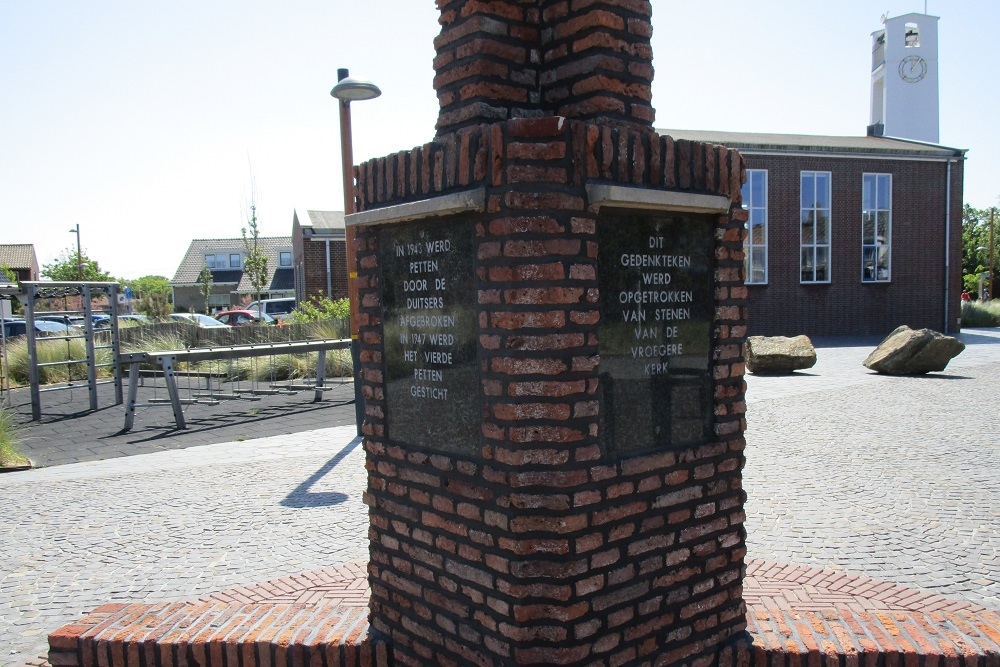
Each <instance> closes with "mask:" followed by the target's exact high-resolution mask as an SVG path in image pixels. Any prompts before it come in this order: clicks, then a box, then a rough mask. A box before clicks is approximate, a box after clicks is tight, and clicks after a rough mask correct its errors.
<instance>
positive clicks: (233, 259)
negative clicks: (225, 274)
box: [229, 253, 240, 269]
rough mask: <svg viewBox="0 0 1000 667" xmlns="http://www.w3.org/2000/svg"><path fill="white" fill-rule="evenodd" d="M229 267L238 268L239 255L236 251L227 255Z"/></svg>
mask: <svg viewBox="0 0 1000 667" xmlns="http://www.w3.org/2000/svg"><path fill="white" fill-rule="evenodd" d="M229 267H230V268H233V269H238V268H240V256H239V254H238V253H234V254H232V255H230V256H229Z"/></svg>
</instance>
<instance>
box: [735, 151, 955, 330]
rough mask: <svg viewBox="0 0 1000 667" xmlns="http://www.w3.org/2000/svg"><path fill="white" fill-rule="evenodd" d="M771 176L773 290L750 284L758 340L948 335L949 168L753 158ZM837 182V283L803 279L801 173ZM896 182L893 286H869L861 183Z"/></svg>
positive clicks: (834, 268) (834, 223)
mask: <svg viewBox="0 0 1000 667" xmlns="http://www.w3.org/2000/svg"><path fill="white" fill-rule="evenodd" d="M746 160H747V169H767V171H768V176H767V185H768V284H767V285H750V286H749V295H750V321H749V332H750V334H751V335H785V336H794V335H798V334H806V335H810V336H830V335H848V334H849V335H860V334H878V335H884V334H887V333H889V332H890V331H892V330H893V329H895V328H896V327H897V326H899V325H901V324H907V325H909V326H911V327H914V328H921V327H928V328H931V329H935V330H938V331H942V330H943V329H944V320H945V309H944V287H945V269H944V256H945V251H944V242H945V217H946V206H945V197H946V187H945V183H946V181H947V166H946V164H945V163H944V162H918V161H915V160H910V161H907V160H885V159H871V158H828V157H803V156H794V155H780V156H778V155H768V156H764V155H749V156H747V157H746ZM962 169H963V167H962V162H961V161H957V162H955V163H954V164H953V165H952V192H951V226H952V227H951V244H952V245H951V272H950V274H949V276H948V281H949V295H948V304H949V310H950V315H949V317H948V322H949V327H950V330H952V331H954V330H956V322H957V319H958V317H959V314H960V308H961V305H960V294H961V291H962V288H961V268H960V266H961V236H962V233H961V225H962V174H963V172H962ZM803 170H816V171H829V172H831V174H832V190H833V197H832V210H831V221H832V224H831V229H832V236H831V253H832V262H831V282H830V283H829V284H810V285H803V284H800V281H799V172H800V171H803ZM864 173H887V174H892V281H891V282H889V283H863V282H862V281H861V179H862V174H864Z"/></svg>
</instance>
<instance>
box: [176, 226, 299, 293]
mask: <svg viewBox="0 0 1000 667" xmlns="http://www.w3.org/2000/svg"><path fill="white" fill-rule="evenodd" d="M257 243H258V245H259V246H260V248H261V249H262V250H263V251H264V255H265V256H266V257H267V273H268V276H267V283H266V286H265V287H264V289H265V290H287V289H292V288H293V287H294V282H295V281H294V278H288V276H287V275H285V274H289V275H291V274H293V270H292V269H291V268H278V262H279V260H280V257H279V253H280V252H291V251H292V237H290V236H261V237H259V238H258V239H257ZM236 253H239V254H240V256H241V258H245V257H246V250H245V248H244V247H243V239H242V238H234V239H194V240H193V241H191V245H190V246H188V249H187V252H186V253H185V254H184V259H183V260H181V263H180V266H178V267H177V272H176V273H174V278H173V280H171V281H170V284H171V285H196V284H197V283H198V274H200V273H201V269H202V267H203V266H205V255H211V254H217V255H229V254H236ZM241 264H242V262H241ZM212 280H213V281H214V282H215V283H217V284H229V285H233V286H234V287H233V291H234V292H252V291H253V286H252V285H251V284H250V279H249V277H248V276H247V275H246V273H245V272H244V271H242V270H241V269H228V268H227V269H216V270H213V271H212ZM285 283H289V284H291V285H292V286H293V287H284V286H283V285H284V284H285Z"/></svg>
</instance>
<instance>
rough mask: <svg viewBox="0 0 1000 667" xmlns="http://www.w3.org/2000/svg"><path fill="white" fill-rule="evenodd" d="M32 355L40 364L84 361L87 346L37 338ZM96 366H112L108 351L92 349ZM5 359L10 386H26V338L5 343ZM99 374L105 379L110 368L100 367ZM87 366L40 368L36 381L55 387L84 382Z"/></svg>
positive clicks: (79, 341)
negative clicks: (66, 383)
mask: <svg viewBox="0 0 1000 667" xmlns="http://www.w3.org/2000/svg"><path fill="white" fill-rule="evenodd" d="M35 353H36V354H37V355H38V363H39V364H51V363H55V362H61V361H69V360H70V359H73V360H80V359H86V358H87V346H86V345H85V344H84V342H83V340H80V339H73V340H64V339H61V338H36V339H35ZM94 353H95V356H96V357H97V363H98V364H107V363H111V360H112V359H111V350H108V349H103V350H95V352H94ZM7 359H8V361H9V363H10V368H9V370H10V375H9V376H8V377H9V378H10V382H11V384H12V385H13V384H19V385H26V384H29V383H30V381H31V375H30V370H29V364H28V339H27V337H25V336H18V337H17V338H15V339H13V340H11V341H8V343H7ZM99 370H100V371H102V372H99V373H98V375H100V376H102V377H107V376H108V375H109V374H110V367H109V366H103V367H100V369H99ZM86 379H87V364H85V363H72V364H57V365H55V366H40V367H39V369H38V381H39V382H40V383H41V384H54V383H57V382H69V381H70V380H86Z"/></svg>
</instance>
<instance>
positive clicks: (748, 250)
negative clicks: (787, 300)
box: [742, 169, 767, 285]
mask: <svg viewBox="0 0 1000 667" xmlns="http://www.w3.org/2000/svg"><path fill="white" fill-rule="evenodd" d="M757 179H761V180H763V187H761V188H759V190H760V191H761V194H762V195H763V196H762V197H759V198H758V197H755V196H754V194H753V191H754V188H753V185H754V181H755V180H757ZM742 193H743V208H744V209H746V210H747V213H748V214H749V218H748V219H747V223H746V227H747V237H746V240H745V241H744V242H743V253H744V258H743V269H744V273H745V275H746V280H745V281H744V282H745V283H746V284H747V285H766V284H767V169H747V182H746V183H744V184H743V191H742ZM758 199H762V200H763V201H757V200H758ZM755 224H758V225H759V226H760V227H761V228H762V230H763V232H762V236H763V239H761V240H759V241H758V242H754V233H753V230H754V225H755ZM754 250H758V251H759V252H757V253H756V255H757V257H758V258H759V260H758V261H755V260H754V256H755V253H754ZM755 273H756V274H759V275H760V279H759V280H754V274H755Z"/></svg>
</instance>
